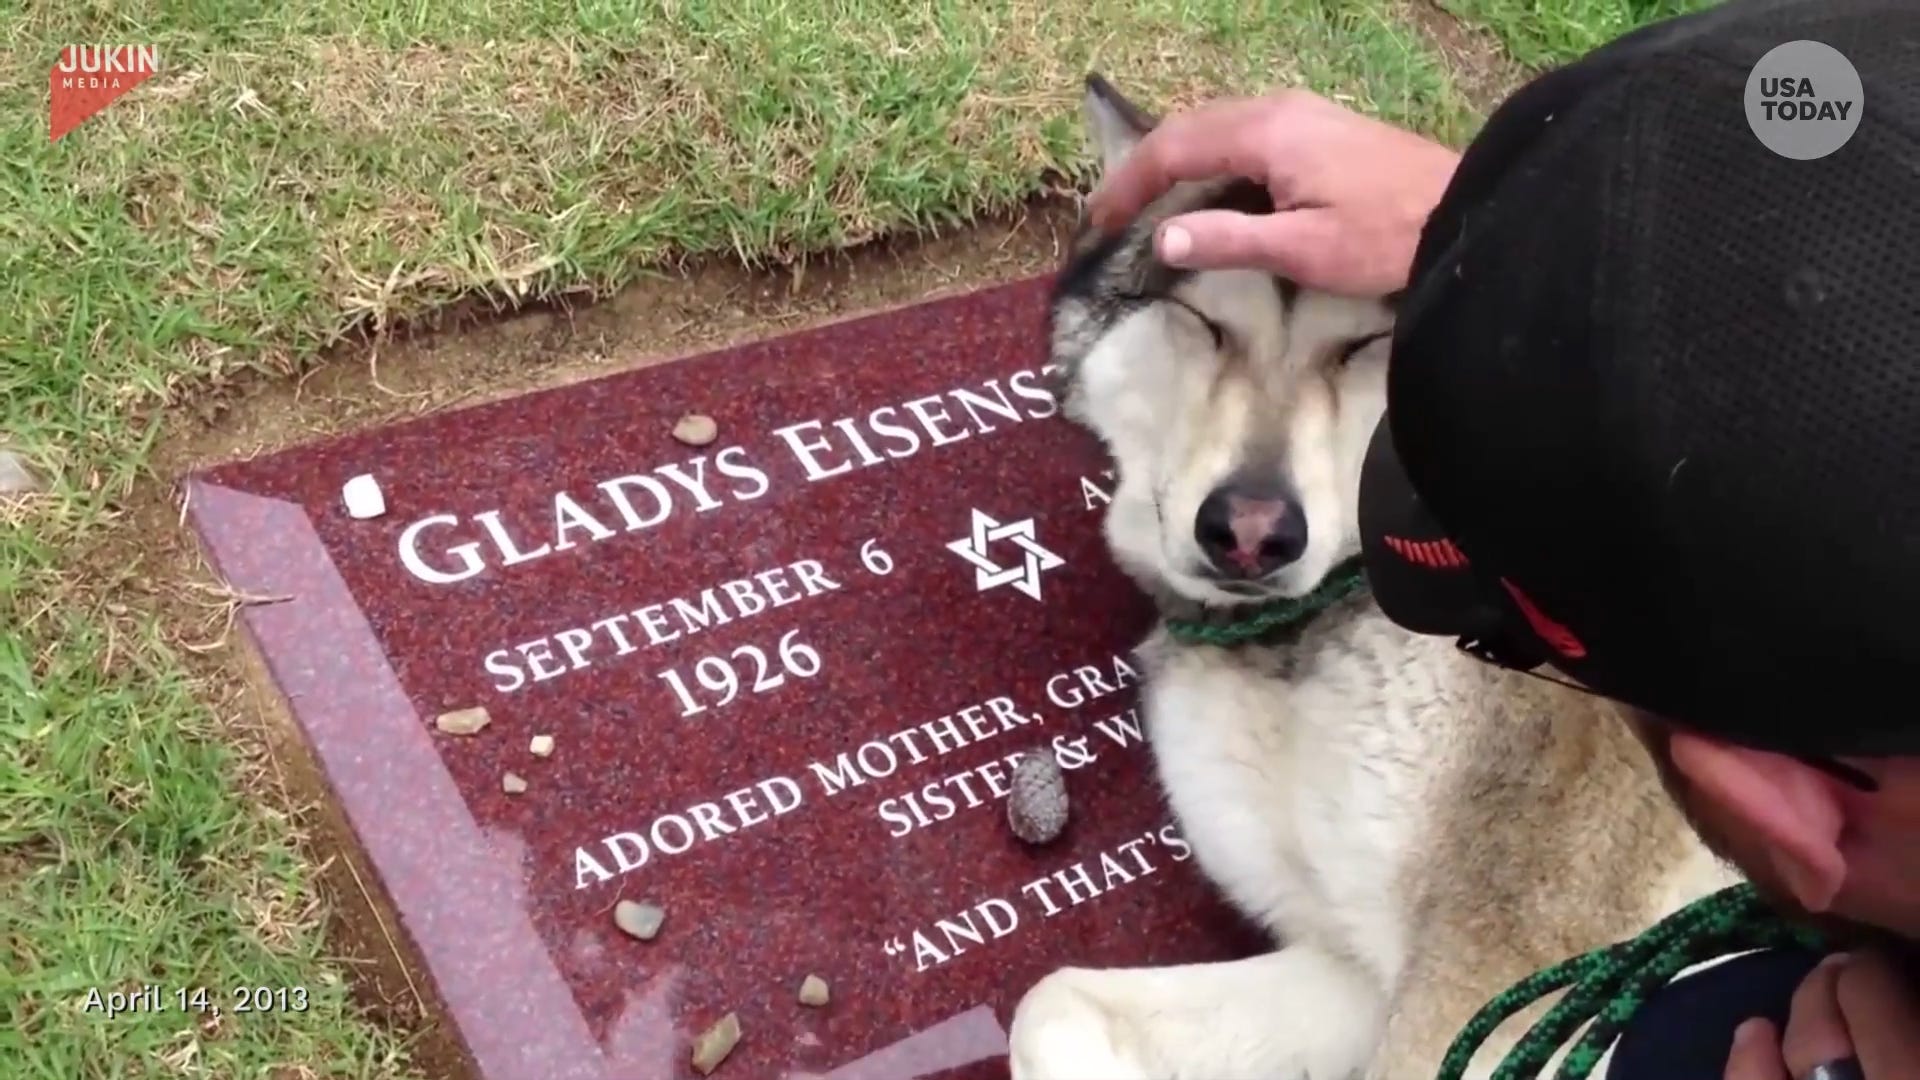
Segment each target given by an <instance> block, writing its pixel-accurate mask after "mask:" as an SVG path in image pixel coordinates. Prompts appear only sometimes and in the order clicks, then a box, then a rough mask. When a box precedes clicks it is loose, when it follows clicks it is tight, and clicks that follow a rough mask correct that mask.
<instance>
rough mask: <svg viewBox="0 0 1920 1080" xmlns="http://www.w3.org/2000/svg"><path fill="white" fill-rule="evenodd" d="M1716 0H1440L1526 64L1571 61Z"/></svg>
mask: <svg viewBox="0 0 1920 1080" xmlns="http://www.w3.org/2000/svg"><path fill="white" fill-rule="evenodd" d="M1716 3H1718V0H1440V5H1441V6H1442V7H1444V8H1446V9H1447V10H1448V11H1451V12H1453V13H1454V14H1455V15H1457V16H1459V17H1460V18H1461V19H1462V20H1463V21H1465V22H1466V23H1467V24H1468V25H1470V26H1475V27H1478V28H1480V29H1482V30H1484V31H1486V32H1488V33H1491V34H1493V35H1494V36H1495V37H1497V38H1499V39H1500V43H1501V44H1502V45H1504V46H1506V50H1507V54H1508V55H1509V56H1512V57H1513V58H1514V59H1515V60H1518V61H1519V62H1520V63H1521V64H1524V65H1526V66H1527V67H1530V68H1546V67H1553V66H1556V65H1559V64H1564V63H1566V62H1567V61H1569V60H1574V59H1577V58H1578V57H1580V56H1581V55H1583V54H1585V53H1587V52H1590V51H1592V50H1593V49H1595V48H1597V47H1599V46H1601V45H1604V44H1606V43H1607V42H1609V41H1612V40H1613V39H1614V38H1617V37H1619V36H1620V35H1621V34H1624V33H1626V32H1627V31H1628V30H1631V29H1633V28H1635V27H1637V26H1645V25H1646V24H1647V23H1650V22H1658V21H1659V20H1661V19H1666V18H1671V17H1672V16H1675V15H1684V14H1686V13H1688V12H1690V11H1699V10H1702V9H1705V8H1709V7H1713V6H1715V4H1716Z"/></svg>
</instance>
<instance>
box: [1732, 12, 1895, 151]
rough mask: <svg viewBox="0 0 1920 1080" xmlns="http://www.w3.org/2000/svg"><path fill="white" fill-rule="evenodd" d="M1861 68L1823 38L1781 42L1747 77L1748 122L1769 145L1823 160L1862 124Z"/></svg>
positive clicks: (1774, 148) (1862, 91) (1754, 66)
mask: <svg viewBox="0 0 1920 1080" xmlns="http://www.w3.org/2000/svg"><path fill="white" fill-rule="evenodd" d="M1865 97H1866V93H1865V91H1864V90H1863V89H1862V88H1861V86H1860V72H1859V71H1858V70H1856V69H1855V68H1854V66H1853V62H1852V61H1851V60H1848V59H1847V58H1846V57H1844V56H1842V55H1840V50H1838V49H1836V48H1834V47H1833V46H1831V45H1827V44H1824V43H1822V42H1818V41H1805V40H1802V41H1789V42H1787V43H1786V44H1784V45H1776V46H1774V47H1773V48H1772V49H1771V50H1769V51H1768V52H1767V55H1765V56H1763V57H1761V58H1760V62H1759V63H1757V64H1755V65H1753V72H1752V74H1750V75H1748V76H1747V124H1748V125H1749V126H1751V127H1752V128H1753V133H1754V135H1756V136H1758V137H1759V139H1760V141H1761V142H1762V143H1764V144H1765V145H1766V147H1767V149H1769V150H1771V151H1773V152H1774V153H1776V154H1779V155H1780V156H1781V157H1788V158H1794V159H1796V160H1799V161H1812V160H1813V159H1814V158H1823V157H1826V156H1827V155H1828V154H1831V153H1833V152H1834V151H1835V150H1838V149H1840V148H1841V147H1842V146H1845V145H1846V144H1847V140H1848V139H1851V138H1853V133H1854V131H1856V130H1857V129H1858V128H1859V127H1860V109H1861V107H1862V105H1863V100H1862V99H1864V98H1865Z"/></svg>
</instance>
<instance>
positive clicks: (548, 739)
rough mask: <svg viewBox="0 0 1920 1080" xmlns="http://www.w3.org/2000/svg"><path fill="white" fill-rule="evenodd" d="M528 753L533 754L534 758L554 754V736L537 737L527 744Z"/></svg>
mask: <svg viewBox="0 0 1920 1080" xmlns="http://www.w3.org/2000/svg"><path fill="white" fill-rule="evenodd" d="M527 753H529V754H532V755H533V756H534V757H547V756H548V755H550V754H552V753H553V736H551V735H535V736H534V737H533V739H532V741H530V742H528V743H527Z"/></svg>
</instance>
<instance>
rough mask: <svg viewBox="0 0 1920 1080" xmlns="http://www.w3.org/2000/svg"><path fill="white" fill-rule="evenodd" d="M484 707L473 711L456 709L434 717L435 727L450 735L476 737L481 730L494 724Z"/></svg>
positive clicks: (475, 708)
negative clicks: (491, 723)
mask: <svg viewBox="0 0 1920 1080" xmlns="http://www.w3.org/2000/svg"><path fill="white" fill-rule="evenodd" d="M492 720H493V717H491V716H488V715H487V708H486V706H484V705H475V706H474V707H473V708H471V709H455V710H453V711H452V712H443V713H441V714H440V715H439V716H437V717H434V720H433V726H434V727H437V728H439V729H440V730H441V731H444V732H446V733H447V734H449V735H475V734H478V733H479V731H480V729H481V728H483V727H486V726H487V724H489V723H490V722H492Z"/></svg>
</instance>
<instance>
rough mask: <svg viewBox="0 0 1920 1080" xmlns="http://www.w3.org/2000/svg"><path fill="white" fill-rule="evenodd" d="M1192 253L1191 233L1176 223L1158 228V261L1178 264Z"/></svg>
mask: <svg viewBox="0 0 1920 1080" xmlns="http://www.w3.org/2000/svg"><path fill="white" fill-rule="evenodd" d="M1192 253H1193V234H1192V233H1189V232H1188V231H1187V230H1185V229H1183V228H1181V227H1180V226H1178V225H1169V226H1167V227H1166V228H1164V229H1162V230H1160V261H1161V262H1165V263H1172V264H1175V265H1178V264H1179V263H1180V262H1181V261H1182V260H1184V259H1185V258H1186V257H1187V256H1188V255H1190V254H1192Z"/></svg>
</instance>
